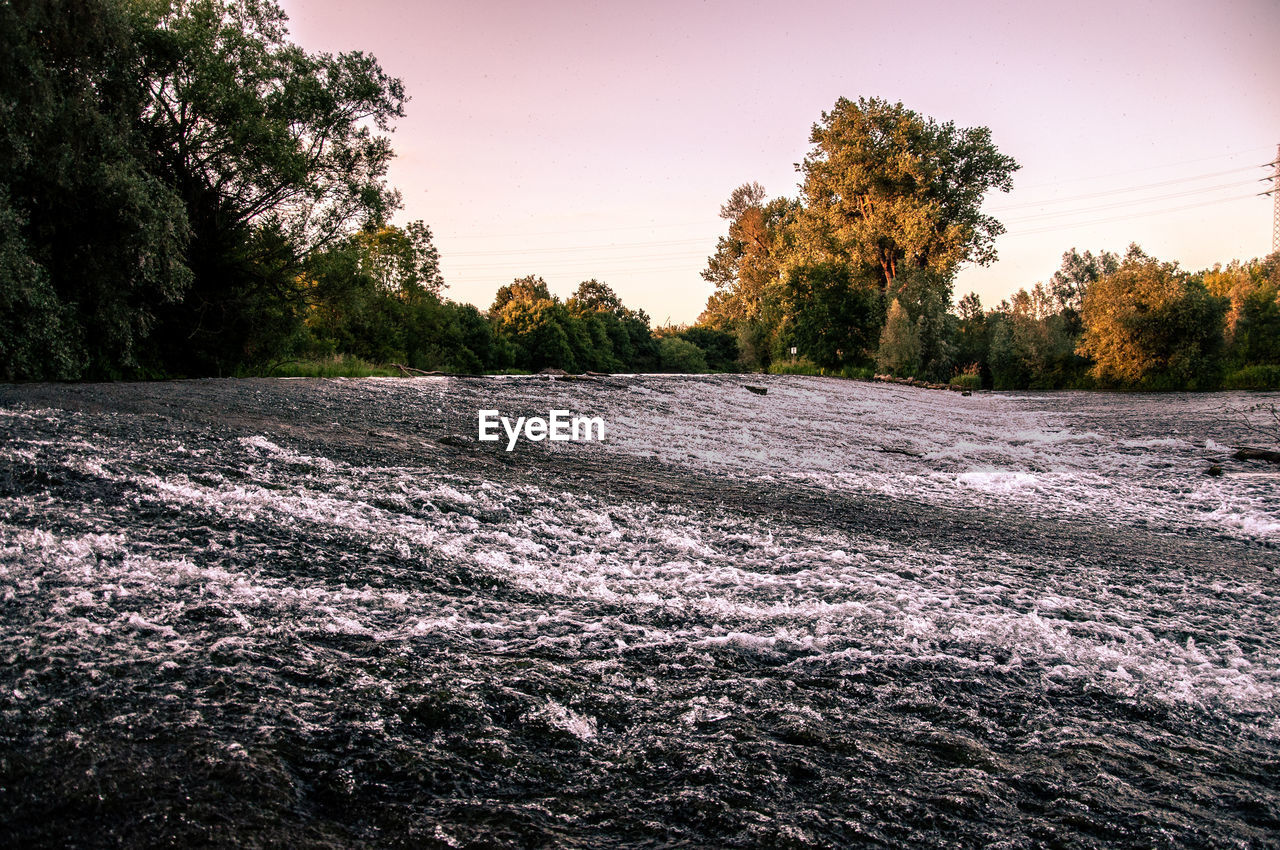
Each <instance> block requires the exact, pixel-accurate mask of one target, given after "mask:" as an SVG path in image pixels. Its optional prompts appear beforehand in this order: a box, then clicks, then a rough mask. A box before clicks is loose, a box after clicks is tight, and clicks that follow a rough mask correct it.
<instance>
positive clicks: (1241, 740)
mask: <svg viewBox="0 0 1280 850" xmlns="http://www.w3.org/2000/svg"><path fill="white" fill-rule="evenodd" d="M746 383H751V384H754V385H759V386H763V387H767V389H768V393H767V395H759V394H756V393H752V392H749V391H747V390H746V389H745V387H744V384H746ZM1277 402H1280V395H1278V394H1274V393H1272V394H1251V395H1246V394H1211V395H1111V394H1081V393H1055V394H977V395H974V396H971V397H961V396H960V395H959V394H956V393H944V392H935V391H927V390H918V389H911V388H906V387H900V386H894V385H878V384H869V383H860V382H851V381H839V380H827V379H817V378H803V377H769V376H751V377H750V378H743V377H736V376H722V377H661V376H646V377H611V378H600V379H595V380H577V381H552V380H548V379H546V378H542V377H524V378H488V379H481V378H474V379H472V378H439V379H436V378H421V379H412V380H407V379H365V380H341V379H339V380H226V381H191V382H173V383H163V384H113V385H77V386H21V387H12V386H10V387H3V386H0V661H2V663H0V844H2V845H4V846H9V847H24V848H25V847H37V846H57V847H63V846H66V847H75V846H79V847H96V846H138V847H154V846H193V845H206V846H208V845H216V846H247V847H254V846H263V847H270V846H284V845H288V846H298V847H366V846H368V847H399V846H403V847H471V846H483V847H541V846H564V847H669V846H680V847H768V848H786V847H794V848H807V847H859V846H870V847H901V846H919V847H933V846H960V847H1005V848H1024V847H1025V848H1040V847H1045V848H1048V847H1063V848H1067V847H1130V846H1132V847H1170V848H1172V847H1223V848H1252V847H1276V846H1280V838H1278V836H1280V575H1278V574H1277V572H1276V570H1277V567H1280V475H1278V474H1277V468H1276V467H1275V466H1270V465H1268V464H1266V463H1264V462H1257V461H1254V462H1246V461H1235V460H1232V459H1231V458H1230V455H1231V452H1232V450H1233V447H1234V446H1239V445H1254V446H1260V445H1268V439H1270V440H1271V443H1270V445H1271V447H1274V440H1275V439H1276V437H1275V435H1267V434H1265V433H1260V432H1259V431H1257V430H1256V429H1258V428H1264V427H1265V418H1264V417H1263V415H1262V412H1260V411H1257V410H1250V408H1252V407H1254V406H1256V405H1258V404H1261V403H1267V404H1276V403H1277ZM481 408H492V409H497V410H500V411H501V412H502V414H503V415H507V416H510V417H515V416H530V415H540V416H546V415H547V413H548V411H549V410H550V409H553V408H557V409H568V410H572V411H574V412H575V413H580V414H584V415H589V416H600V417H602V418H603V419H604V421H605V423H606V429H607V432H606V439H605V440H604V441H603V442H556V443H549V442H528V441H521V442H520V443H519V444H518V445H517V446H516V447H515V449H514V450H513V451H511V452H507V451H505V450H504V449H505V442H506V441H505V440H503V441H500V442H498V443H492V442H483V443H482V442H479V441H477V410H479V409H481ZM1214 464H1217V465H1219V466H1220V468H1221V472H1222V473H1223V474H1221V475H1219V476H1210V475H1207V474H1206V471H1207V470H1208V469H1209V467H1210V466H1212V465H1214Z"/></svg>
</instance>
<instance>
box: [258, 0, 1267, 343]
mask: <svg viewBox="0 0 1280 850" xmlns="http://www.w3.org/2000/svg"><path fill="white" fill-rule="evenodd" d="M283 6H284V8H285V10H286V11H287V12H288V13H289V16H290V19H291V24H290V29H291V33H292V37H293V39H294V40H295V41H296V42H297V43H299V44H300V45H302V46H303V47H305V48H307V49H309V50H325V51H345V50H363V51H365V52H368V53H372V54H373V55H375V56H377V57H378V59H379V60H380V61H381V63H382V65H383V67H384V68H385V69H386V70H387V71H388V73H390V74H392V75H395V76H398V77H400V78H401V79H403V80H404V83H405V86H406V88H407V89H408V92H409V95H410V97H411V98H412V99H411V100H410V102H409V104H408V107H407V111H408V115H407V117H406V118H405V119H403V120H402V121H400V122H399V124H398V126H397V129H396V132H395V133H394V135H393V137H392V139H393V142H394V146H395V148H396V151H397V153H398V158H397V160H396V162H395V164H394V165H393V167H392V171H391V179H392V183H393V184H394V185H395V186H397V187H398V188H399V189H400V190H401V191H402V192H403V194H404V201H405V209H404V211H403V212H402V213H401V215H400V216H399V217H398V220H399V221H409V220H413V219H419V218H420V219H423V220H425V221H426V222H427V224H428V225H429V226H430V227H431V229H432V231H433V233H434V234H435V237H436V244H437V246H438V247H439V249H440V252H441V255H442V261H443V269H444V274H445V280H446V282H447V283H448V284H449V289H448V293H447V294H448V295H449V296H450V297H452V298H454V299H456V300H460V301H469V302H471V303H473V304H476V305H477V306H479V307H481V308H482V309H483V308H486V307H487V306H488V305H489V303H490V302H491V301H492V300H493V295H494V293H495V291H496V290H497V288H498V287H499V286H501V285H502V284H504V283H509V282H510V281H511V280H512V278H514V277H518V276H522V275H526V274H538V275H541V276H542V277H543V278H545V279H546V281H547V283H548V284H549V285H550V287H551V290H552V291H553V292H555V293H557V294H559V295H561V296H565V297H567V296H568V295H570V294H571V293H572V292H573V290H574V289H575V288H576V286H577V284H578V282H579V281H581V280H584V279H586V278H591V277H595V278H597V279H600V280H603V281H605V282H607V283H609V284H610V285H611V286H613V287H614V288H615V289H616V290H617V291H618V293H619V294H620V295H621V296H622V297H623V300H624V301H625V302H626V303H627V304H629V305H632V306H637V307H643V308H644V309H646V310H647V311H649V313H650V315H651V316H652V317H653V319H654V322H655V323H656V324H663V323H665V322H667V321H668V320H670V321H672V322H677V323H683V322H691V321H693V320H694V319H695V318H696V317H697V315H698V313H699V312H700V311H701V309H702V306H703V304H704V303H705V302H706V298H707V295H708V294H710V292H711V287H710V285H709V284H707V283H706V282H704V281H703V280H702V278H701V277H700V276H699V272H700V271H701V269H702V268H704V266H705V262H706V257H707V255H708V254H710V253H711V251H712V250H713V249H714V247H715V242H716V237H717V236H719V235H720V234H721V233H723V232H724V225H725V223H724V222H723V221H721V220H720V218H719V217H718V211H719V206H720V204H721V203H723V201H724V200H725V199H726V198H727V197H728V195H729V193H730V192H731V191H732V190H733V188H734V187H735V186H738V185H740V184H741V183H744V182H748V181H751V180H755V181H758V182H760V183H761V184H763V185H764V186H765V188H766V189H767V190H768V191H769V193H770V196H778V195H792V196H794V195H795V194H796V193H797V183H798V181H799V175H797V173H796V172H795V170H794V167H793V164H794V163H796V162H799V161H800V160H801V159H802V158H803V157H804V154H805V152H806V150H807V149H808V136H809V129H810V127H811V125H812V124H813V123H814V122H815V121H816V120H818V118H819V116H820V113H821V112H822V111H823V110H824V109H830V108H831V106H832V104H834V103H835V101H836V98H838V97H840V96H842V95H843V96H846V97H849V98H851V99H856V98H858V97H872V96H875V97H881V98H885V99H888V100H894V101H897V100H900V101H902V102H903V103H904V104H905V105H906V106H907V107H909V108H911V109H914V110H916V111H917V112H921V113H923V114H925V115H929V116H931V117H933V118H936V119H938V120H952V121H955V122H956V123H957V124H958V125H960V126H975V125H984V126H987V127H990V128H991V130H992V134H993V138H994V141H995V143H996V145H997V146H998V147H999V148H1000V149H1001V150H1002V151H1003V152H1005V153H1007V154H1010V155H1011V156H1013V157H1014V158H1015V159H1016V160H1017V161H1018V162H1019V163H1021V165H1022V170H1021V171H1019V172H1018V173H1017V175H1016V176H1015V179H1014V191H1013V192H1011V193H1009V194H1008V195H1000V194H997V195H995V196H993V197H992V198H991V199H990V201H989V203H988V208H989V209H990V210H991V211H992V212H994V213H996V214H997V216H998V217H999V218H1000V219H1001V220H1002V221H1003V222H1005V224H1006V226H1007V227H1008V229H1009V233H1008V234H1007V235H1005V236H1004V237H1002V238H1001V239H1000V241H999V242H998V243H997V245H998V248H999V251H1000V259H999V261H997V262H996V263H995V264H994V265H992V266H989V267H987V268H967V269H965V270H963V271H961V273H960V274H959V277H958V279H957V281H956V294H957V296H958V295H960V294H962V293H964V292H967V291H969V290H975V291H977V292H978V294H979V295H981V296H982V300H983V303H984V304H986V305H987V306H993V305H994V304H996V303H997V302H999V300H1000V299H1001V298H1004V297H1007V296H1008V295H1009V294H1010V293H1012V292H1013V291H1014V290H1016V289H1017V288H1018V287H1020V286H1027V287H1029V286H1031V285H1032V284H1034V283H1035V282H1036V281H1038V280H1044V279H1047V278H1048V277H1049V276H1050V275H1052V273H1053V272H1054V270H1055V269H1057V267H1058V264H1059V260H1060V258H1061V255H1062V253H1063V252H1064V251H1066V250H1067V249H1069V248H1071V247H1072V246H1078V247H1079V248H1080V249H1081V250H1084V249H1090V250H1094V251H1097V250H1100V249H1108V250H1113V251H1117V252H1120V251H1123V250H1124V248H1125V247H1126V246H1127V245H1128V243H1129V242H1131V241H1136V242H1138V243H1139V244H1141V245H1142V246H1143V248H1144V249H1146V250H1147V252H1148V253H1151V254H1154V255H1156V256H1158V257H1160V258H1161V259H1168V260H1177V261H1179V262H1181V263H1182V265H1183V266H1184V267H1185V268H1189V269H1199V268H1203V267H1205V266H1208V265H1211V264H1213V263H1214V262H1218V261H1222V262H1226V261H1228V260H1231V259H1234V258H1240V259H1248V258H1252V257H1256V256H1262V255H1265V254H1267V253H1268V252H1269V251H1270V250H1271V210H1272V205H1271V201H1270V199H1269V198H1261V197H1256V196H1255V193H1256V192H1259V191H1263V190H1264V189H1265V188H1267V186H1268V185H1269V184H1263V183H1259V182H1257V181H1258V178H1261V177H1265V176H1266V175H1267V174H1268V173H1269V170H1268V169H1263V168H1259V167H1258V166H1259V165H1261V164H1262V163H1266V162H1269V161H1271V160H1272V159H1274V158H1275V154H1276V145H1277V143H1280V50H1277V49H1276V41H1277V37H1278V36H1280V3H1277V2H1275V0H1252V1H1251V2H1229V0H1228V1H1227V2H1213V3H1207V2H1187V1H1186V0H1181V1H1180V2H1116V0H1111V2H1084V3H1077V4H1070V5H1069V4H1065V3H1063V4H1056V5H1054V6H1052V7H1050V6H1047V5H1045V4H1040V3H1026V2H1019V3H999V2H985V3H959V2H937V3H926V2H917V3H909V2H908V3H902V2H899V3H883V2H880V3H874V4H871V3H865V4H864V3H855V2H804V0H799V1H798V2H788V3H755V2H741V0H739V2H672V0H662V2H643V3H641V2H637V3H630V4H627V3H621V2H615V3H586V2H483V1H482V0H473V2H429V3H410V2H378V1H377V0H366V2H344V0H307V2H302V0H285V2H284V3H283Z"/></svg>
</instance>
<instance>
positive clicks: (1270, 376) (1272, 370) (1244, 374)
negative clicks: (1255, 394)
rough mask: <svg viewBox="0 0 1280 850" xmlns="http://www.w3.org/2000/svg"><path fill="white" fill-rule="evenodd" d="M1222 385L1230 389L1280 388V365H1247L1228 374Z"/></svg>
mask: <svg viewBox="0 0 1280 850" xmlns="http://www.w3.org/2000/svg"><path fill="white" fill-rule="evenodd" d="M1222 386H1223V387H1224V388H1226V389H1228V390H1277V389H1280V365H1276V364H1270V365H1265V366H1245V367H1244V368H1243V369H1237V370H1236V371H1234V372H1232V373H1231V374H1229V375H1227V377H1226V379H1225V380H1224V381H1223V382H1222Z"/></svg>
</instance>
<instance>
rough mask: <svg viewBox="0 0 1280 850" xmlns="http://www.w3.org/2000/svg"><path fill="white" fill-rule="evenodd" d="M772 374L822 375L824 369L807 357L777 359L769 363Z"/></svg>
mask: <svg viewBox="0 0 1280 850" xmlns="http://www.w3.org/2000/svg"><path fill="white" fill-rule="evenodd" d="M769 374H770V375H822V374H824V370H823V369H822V368H821V367H819V366H818V364H816V363H814V362H813V361H812V360H810V359H809V358H807V357H801V358H800V359H799V360H775V361H774V362H772V363H770V364H769Z"/></svg>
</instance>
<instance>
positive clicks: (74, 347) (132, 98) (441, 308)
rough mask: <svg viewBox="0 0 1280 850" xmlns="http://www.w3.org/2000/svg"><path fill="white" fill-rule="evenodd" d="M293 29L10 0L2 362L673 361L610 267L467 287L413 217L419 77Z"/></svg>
mask: <svg viewBox="0 0 1280 850" xmlns="http://www.w3.org/2000/svg"><path fill="white" fill-rule="evenodd" d="M285 24H286V18H285V15H284V13H283V11H282V10H281V9H280V8H279V7H278V6H276V5H275V4H274V3H272V2H270V0H154V2H143V0H11V2H7V3H4V4H2V5H0V38H3V41H4V43H5V45H6V49H5V51H4V53H3V56H2V57H0V110H2V112H0V119H2V120H0V378H3V379H5V380H42V379H54V380H68V379H70V380H75V379H116V378H139V377H141V378H147V377H166V376H195V375H231V374H246V373H254V372H262V371H269V370H270V369H271V368H272V367H273V365H277V364H280V363H284V362H286V361H289V360H292V359H298V358H325V357H330V356H334V355H347V356H356V357H360V358H365V359H367V360H370V361H372V362H375V363H387V362H399V363H402V364H405V365H408V366H411V367H413V368H417V369H442V370H449V371H454V372H478V371H486V370H500V369H537V368H542V367H544V366H558V367H561V368H566V369H575V370H578V369H601V370H606V369H608V370H622V369H648V370H653V369H658V368H661V365H662V363H663V362H664V361H663V356H664V351H666V352H667V355H668V357H667V360H668V361H671V360H672V357H671V355H672V352H671V351H670V350H669V349H670V348H671V346H672V345H673V343H663V342H659V341H658V340H657V339H655V338H654V336H653V334H652V332H651V330H650V327H649V319H648V317H647V316H646V315H645V314H644V313H643V312H642V311H636V310H631V309H628V308H626V307H625V306H623V305H622V303H621V302H620V300H619V299H618V298H617V296H616V294H614V293H613V292H612V290H610V289H609V288H608V287H607V286H605V285H604V284H600V283H598V282H596V281H587V282H584V283H583V284H582V286H581V287H580V288H579V291H578V293H577V294H576V295H575V296H574V297H573V298H571V299H569V301H568V302H565V303H561V302H560V301H559V299H557V298H554V297H552V296H551V295H550V293H548V291H547V288H546V284H545V283H543V282H541V281H540V280H538V279H535V278H525V279H523V280H518V281H515V282H514V283H512V284H511V285H510V286H507V287H504V288H503V290H502V291H501V292H500V293H499V296H498V300H497V301H496V302H495V303H494V305H493V308H492V309H491V310H490V311H489V313H488V314H487V315H486V314H483V313H481V312H480V311H479V310H477V309H476V308H475V307H472V306H470V305H467V304H459V303H455V302H452V301H450V300H448V299H446V298H444V297H443V290H444V288H445V284H444V280H443V278H442V276H441V272H440V257H439V252H438V251H437V250H436V248H435V246H434V244H433V241H432V234H431V231H430V229H429V228H428V227H427V226H426V225H425V224H424V223H423V222H414V223H411V224H409V225H407V226H397V225H394V224H392V223H390V216H391V215H392V214H393V213H394V212H395V211H396V210H397V209H399V207H400V197H399V195H398V193H397V192H396V191H395V190H394V189H393V188H392V187H391V186H390V185H388V182H387V179H386V175H387V167H388V164H389V162H390V160H391V157H392V156H393V151H392V148H391V145H390V142H389V139H388V137H387V134H388V132H389V131H390V127H391V124H392V122H393V121H394V120H395V119H396V118H399V117H401V116H403V115H404V107H405V103H406V101H407V96H406V94H405V91H404V87H403V85H402V84H401V82H400V81H399V80H397V79H394V78H392V77H390V76H388V75H387V74H386V73H385V72H384V71H383V70H382V68H381V67H380V66H379V64H378V62H377V61H376V60H375V59H374V58H373V57H371V56H368V55H366V54H363V53H359V52H352V53H343V54H338V55H331V54H326V53H309V52H307V51H305V50H303V49H302V48H300V47H298V46H297V45H295V44H293V43H291V42H290V41H289V39H288V37H287V30H286V26H285ZM675 353H679V352H675ZM685 353H687V352H685ZM686 365H687V364H686ZM693 365H694V366H701V365H703V364H701V363H695V364H693Z"/></svg>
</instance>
